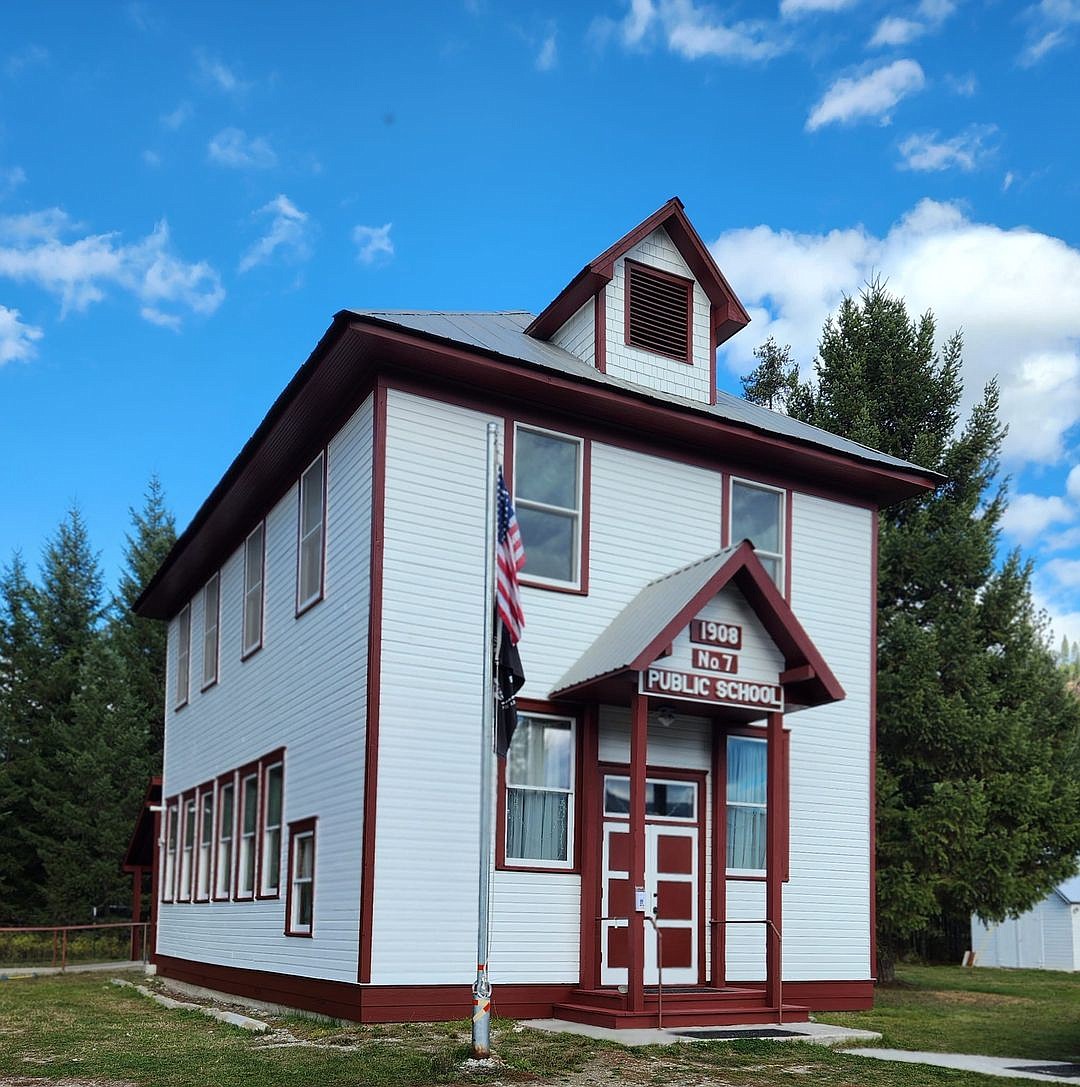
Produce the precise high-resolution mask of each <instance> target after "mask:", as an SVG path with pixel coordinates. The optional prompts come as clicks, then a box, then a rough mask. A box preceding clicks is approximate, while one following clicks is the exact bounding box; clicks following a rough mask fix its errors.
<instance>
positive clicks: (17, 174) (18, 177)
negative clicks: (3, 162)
mask: <svg viewBox="0 0 1080 1087" xmlns="http://www.w3.org/2000/svg"><path fill="white" fill-rule="evenodd" d="M25 181H26V171H25V170H24V169H23V168H22V167H21V166H9V167H8V168H7V169H4V170H0V200H3V199H4V198H5V197H7V196H10V195H11V194H12V193H13V192H14V191H15V190H16V189H17V188H18V187H19V186H20V185H22V184H23V183H24V182H25Z"/></svg>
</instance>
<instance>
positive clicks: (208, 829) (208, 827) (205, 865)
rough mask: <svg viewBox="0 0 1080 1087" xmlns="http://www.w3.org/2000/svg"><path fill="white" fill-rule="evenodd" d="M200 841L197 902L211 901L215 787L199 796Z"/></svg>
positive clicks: (203, 791) (197, 865) (197, 859)
mask: <svg viewBox="0 0 1080 1087" xmlns="http://www.w3.org/2000/svg"><path fill="white" fill-rule="evenodd" d="M198 822H199V827H198V841H197V844H196V847H195V901H196V902H209V901H210V881H211V879H212V878H213V858H214V787H213V786H212V785H211V786H210V787H209V788H206V789H203V790H201V791H200V792H199V796H198Z"/></svg>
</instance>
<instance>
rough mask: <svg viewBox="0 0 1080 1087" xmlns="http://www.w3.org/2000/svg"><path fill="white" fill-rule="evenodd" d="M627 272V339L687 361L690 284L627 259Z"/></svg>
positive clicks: (632, 343) (648, 349) (645, 347)
mask: <svg viewBox="0 0 1080 1087" xmlns="http://www.w3.org/2000/svg"><path fill="white" fill-rule="evenodd" d="M626 276H627V278H626V284H627V297H626V342H627V343H628V344H630V345H632V346H633V347H641V348H644V349H645V350H646V351H655V352H657V353H658V354H661V355H670V356H671V357H672V358H676V359H679V360H681V361H682V362H690V361H691V358H690V299H691V292H692V291H693V284H692V283H691V282H690V280H688V279H680V278H678V277H676V276H668V275H665V274H664V273H662V272H658V271H657V270H656V269H654V268H646V267H645V266H644V265H642V264H633V263H631V262H630V261H627V262H626Z"/></svg>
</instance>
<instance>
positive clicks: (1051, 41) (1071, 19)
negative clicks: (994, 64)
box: [1019, 0, 1080, 68]
mask: <svg viewBox="0 0 1080 1087" xmlns="http://www.w3.org/2000/svg"><path fill="white" fill-rule="evenodd" d="M1024 17H1025V18H1026V19H1027V22H1028V33H1027V44H1026V45H1025V46H1024V48H1023V50H1021V52H1020V57H1019V60H1020V63H1021V64H1022V65H1023V66H1024V67H1025V68H1030V67H1031V66H1032V65H1035V64H1038V63H1039V61H1041V60H1042V59H1043V57H1045V56H1046V55H1047V53H1051V52H1053V51H1054V50H1055V49H1060V48H1061V47H1062V46H1064V45H1068V44H1070V43H1071V42H1072V40H1073V32H1074V30H1075V28H1076V27H1077V26H1080V0H1040V3H1038V4H1033V5H1032V6H1031V7H1029V8H1027V9H1026V10H1025V11H1024Z"/></svg>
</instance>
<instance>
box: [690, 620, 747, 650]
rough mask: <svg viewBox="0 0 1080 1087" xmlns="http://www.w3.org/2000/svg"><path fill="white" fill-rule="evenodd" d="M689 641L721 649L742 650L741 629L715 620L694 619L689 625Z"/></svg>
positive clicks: (732, 624) (736, 624)
mask: <svg viewBox="0 0 1080 1087" xmlns="http://www.w3.org/2000/svg"><path fill="white" fill-rule="evenodd" d="M690 641H692V642H696V643H697V644H698V645H716V646H720V648H721V649H742V627H741V626H739V625H738V623H724V622H718V621H717V620H715V619H694V620H693V621H692V622H691V624H690Z"/></svg>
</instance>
